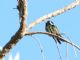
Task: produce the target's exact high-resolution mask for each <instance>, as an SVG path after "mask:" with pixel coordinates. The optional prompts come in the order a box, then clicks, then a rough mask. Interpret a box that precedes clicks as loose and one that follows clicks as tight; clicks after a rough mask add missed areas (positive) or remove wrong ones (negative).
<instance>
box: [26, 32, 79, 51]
mask: <svg viewBox="0 0 80 60" xmlns="http://www.w3.org/2000/svg"><path fill="white" fill-rule="evenodd" d="M33 34H47V35H51V36H52V35H53V36H56V37H58V38H59V39H60V40H61V41H63V42H66V43H68V44H70V45H72V46H74V47H76V48H77V49H78V50H80V46H77V45H76V44H74V43H72V42H70V41H68V40H67V39H64V38H62V37H60V36H58V35H55V34H53V33H49V32H28V33H26V34H25V35H33Z"/></svg>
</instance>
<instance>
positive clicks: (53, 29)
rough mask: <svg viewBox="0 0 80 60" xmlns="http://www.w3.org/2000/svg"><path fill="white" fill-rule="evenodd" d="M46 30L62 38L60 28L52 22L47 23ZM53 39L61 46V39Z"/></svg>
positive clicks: (54, 37)
mask: <svg viewBox="0 0 80 60" xmlns="http://www.w3.org/2000/svg"><path fill="white" fill-rule="evenodd" d="M45 29H46V31H47V32H50V33H54V34H56V35H59V36H60V37H61V35H60V33H59V30H58V28H57V27H56V26H55V25H54V24H53V22H52V21H47V23H46V27H45ZM52 37H53V39H54V40H55V42H56V43H57V42H58V43H59V44H61V40H60V39H59V38H57V37H56V36H52Z"/></svg>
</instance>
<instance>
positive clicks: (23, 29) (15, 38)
mask: <svg viewBox="0 0 80 60" xmlns="http://www.w3.org/2000/svg"><path fill="white" fill-rule="evenodd" d="M18 8H19V9H18V11H19V13H20V20H21V22H20V28H19V30H18V31H17V32H16V33H15V35H13V36H12V37H11V39H10V41H9V42H8V43H7V44H6V45H5V46H4V47H3V50H2V51H1V52H0V60H2V59H3V57H4V56H5V55H6V54H7V53H8V52H9V51H10V50H11V49H12V48H13V46H14V45H16V44H17V42H18V41H20V40H21V38H22V37H23V36H24V35H25V33H26V22H25V20H26V0H18Z"/></svg>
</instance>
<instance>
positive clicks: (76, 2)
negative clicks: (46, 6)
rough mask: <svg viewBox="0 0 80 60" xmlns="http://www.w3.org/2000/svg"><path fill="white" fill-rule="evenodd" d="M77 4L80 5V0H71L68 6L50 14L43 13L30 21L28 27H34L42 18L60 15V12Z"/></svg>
mask: <svg viewBox="0 0 80 60" xmlns="http://www.w3.org/2000/svg"><path fill="white" fill-rule="evenodd" d="M78 5H80V0H77V1H75V2H73V3H72V4H70V5H68V6H65V7H64V8H62V9H59V10H57V11H55V12H52V13H50V14H48V15H45V16H43V17H40V18H39V19H37V20H36V21H34V22H32V23H31V24H30V25H29V27H28V29H31V28H32V27H34V26H35V25H37V24H39V23H41V22H42V21H44V20H46V19H49V18H52V17H54V16H57V15H60V14H62V13H64V12H66V11H68V10H70V9H72V8H74V7H76V6H78Z"/></svg>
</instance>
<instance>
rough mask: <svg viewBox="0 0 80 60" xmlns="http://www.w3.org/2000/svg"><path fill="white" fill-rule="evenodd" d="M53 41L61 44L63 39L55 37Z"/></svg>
mask: <svg viewBox="0 0 80 60" xmlns="http://www.w3.org/2000/svg"><path fill="white" fill-rule="evenodd" d="M53 39H54V40H55V42H56V43H57V42H58V43H59V44H61V39H60V38H58V37H55V36H53Z"/></svg>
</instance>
